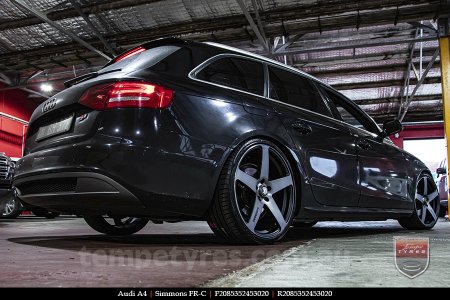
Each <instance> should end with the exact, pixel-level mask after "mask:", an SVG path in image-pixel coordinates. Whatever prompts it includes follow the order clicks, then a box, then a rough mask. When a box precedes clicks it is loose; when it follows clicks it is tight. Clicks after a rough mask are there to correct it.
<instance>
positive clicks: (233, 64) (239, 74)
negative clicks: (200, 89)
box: [197, 57, 264, 95]
mask: <svg viewBox="0 0 450 300" xmlns="http://www.w3.org/2000/svg"><path fill="white" fill-rule="evenodd" d="M197 78H198V79H201V80H205V81H209V82H213V83H217V84H220V85H224V86H228V87H232V88H235V89H238V90H243V91H247V92H250V93H253V94H258V95H264V69H263V65H262V64H261V63H258V62H255V61H251V60H246V59H240V58H235V57H227V58H221V59H219V60H217V61H214V62H213V63H211V64H210V65H208V66H207V67H205V68H204V69H203V70H201V71H200V72H199V73H198V74H197Z"/></svg>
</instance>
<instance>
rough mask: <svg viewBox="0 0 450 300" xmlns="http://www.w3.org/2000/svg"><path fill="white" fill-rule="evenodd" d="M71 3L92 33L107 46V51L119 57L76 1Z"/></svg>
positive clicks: (70, 0) (72, 0)
mask: <svg viewBox="0 0 450 300" xmlns="http://www.w3.org/2000/svg"><path fill="white" fill-rule="evenodd" d="M69 2H70V3H71V4H72V6H73V8H75V10H76V11H77V12H78V14H79V15H80V16H81V17H82V18H83V20H84V21H85V22H86V24H87V25H88V26H89V28H91V29H92V32H93V33H94V34H95V36H96V37H98V39H99V40H100V42H102V44H103V46H105V48H106V49H108V51H109V53H111V54H112V55H114V56H115V55H117V53H116V51H115V50H114V49H113V47H112V46H111V44H110V43H108V41H107V40H105V38H104V37H103V35H102V33H101V32H100V31H99V30H98V29H97V27H95V25H94V23H92V21H91V20H90V19H89V16H88V15H87V14H85V13H84V12H83V10H82V9H81V7H80V5H78V3H77V1H76V0H69Z"/></svg>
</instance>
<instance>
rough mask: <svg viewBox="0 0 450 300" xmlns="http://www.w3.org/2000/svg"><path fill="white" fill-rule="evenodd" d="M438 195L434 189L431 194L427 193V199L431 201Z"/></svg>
mask: <svg viewBox="0 0 450 300" xmlns="http://www.w3.org/2000/svg"><path fill="white" fill-rule="evenodd" d="M438 196H439V193H438V191H434V192H432V193H431V194H429V195H428V201H429V202H431V201H433V200H434V199H437V197H438Z"/></svg>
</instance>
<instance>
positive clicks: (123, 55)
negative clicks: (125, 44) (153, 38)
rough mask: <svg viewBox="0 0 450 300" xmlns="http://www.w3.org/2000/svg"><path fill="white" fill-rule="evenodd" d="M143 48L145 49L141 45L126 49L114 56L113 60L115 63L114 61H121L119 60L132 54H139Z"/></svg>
mask: <svg viewBox="0 0 450 300" xmlns="http://www.w3.org/2000/svg"><path fill="white" fill-rule="evenodd" d="M145 50H146V49H145V48H144V47H142V46H140V47H137V48H134V49H131V50H130V51H127V52H125V53H123V54H121V55H119V56H117V57H116V58H114V59H113V62H115V63H116V62H118V61H121V60H123V59H125V58H128V57H131V56H133V55H136V54H139V53H141V52H144V51H145Z"/></svg>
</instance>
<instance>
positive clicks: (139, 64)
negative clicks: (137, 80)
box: [99, 45, 180, 74]
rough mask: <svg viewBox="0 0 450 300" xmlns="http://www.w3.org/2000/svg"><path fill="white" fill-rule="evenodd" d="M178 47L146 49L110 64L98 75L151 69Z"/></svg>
mask: <svg viewBox="0 0 450 300" xmlns="http://www.w3.org/2000/svg"><path fill="white" fill-rule="evenodd" d="M179 49H180V47H179V46H170V45H169V46H159V47H154V48H150V49H147V50H145V51H143V52H140V53H137V54H134V55H132V56H130V57H127V58H125V59H122V60H119V61H118V62H115V63H113V64H110V65H108V66H106V67H104V68H103V69H101V70H100V71H99V73H100V74H101V73H103V72H108V71H111V70H117V69H121V70H122V72H125V73H129V72H133V71H136V70H142V69H147V68H150V67H152V66H153V65H155V64H157V63H158V62H160V61H161V60H163V59H164V58H166V57H168V56H169V55H171V54H172V53H174V52H175V51H177V50H179Z"/></svg>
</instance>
